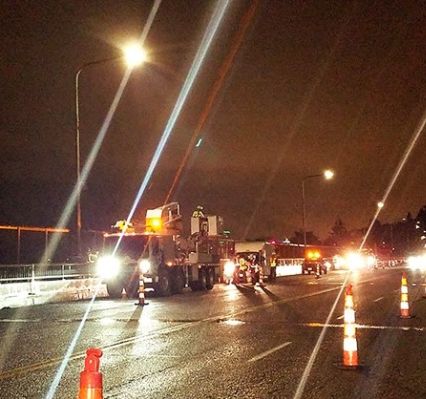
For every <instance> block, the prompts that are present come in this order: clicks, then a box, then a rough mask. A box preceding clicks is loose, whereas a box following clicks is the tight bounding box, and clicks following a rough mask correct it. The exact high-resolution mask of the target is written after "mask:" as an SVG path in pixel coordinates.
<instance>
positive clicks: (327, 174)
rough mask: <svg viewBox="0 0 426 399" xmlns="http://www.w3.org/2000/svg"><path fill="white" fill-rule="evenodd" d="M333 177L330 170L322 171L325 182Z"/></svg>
mask: <svg viewBox="0 0 426 399" xmlns="http://www.w3.org/2000/svg"><path fill="white" fill-rule="evenodd" d="M333 177H334V172H333V171H332V170H331V169H327V170H325V171H324V178H325V179H326V180H331V179H332V178H333Z"/></svg>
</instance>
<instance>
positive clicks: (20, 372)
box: [0, 288, 337, 381]
mask: <svg viewBox="0 0 426 399" xmlns="http://www.w3.org/2000/svg"><path fill="white" fill-rule="evenodd" d="M336 290H337V288H327V289H324V290H320V291H317V292H311V293H309V294H304V295H298V296H295V297H292V298H283V299H280V300H278V301H273V302H268V303H266V304H262V305H256V306H252V307H250V308H245V309H242V310H240V311H238V312H233V313H228V314H222V315H218V316H212V317H208V318H205V319H202V320H198V321H192V322H187V323H181V324H177V325H175V326H169V327H163V328H160V329H157V330H153V331H150V332H148V333H141V334H138V335H135V336H134V337H128V338H124V339H122V340H119V341H116V342H113V343H112V344H110V345H106V346H104V347H102V350H103V351H104V352H106V351H108V350H113V349H118V348H121V347H124V346H129V345H133V344H135V343H136V342H139V341H142V340H144V341H145V342H146V341H147V340H149V339H155V338H158V337H159V336H162V335H167V334H171V333H175V332H180V331H183V330H187V329H189V328H191V327H197V326H199V325H201V324H204V323H208V322H214V321H220V320H226V319H235V318H236V317H237V316H240V315H243V314H247V313H252V312H255V311H257V310H260V309H266V308H270V307H272V306H275V305H279V304H284V303H289V302H294V301H298V300H300V299H305V298H311V297H314V296H318V295H322V294H326V293H328V292H332V291H336ZM85 357H86V352H85V351H81V352H76V353H74V354H73V355H72V356H71V357H70V359H69V360H70V361H73V360H81V359H84V358H85ZM62 359H63V357H57V358H52V359H47V360H42V361H40V362H36V363H32V364H27V365H25V366H22V367H16V368H13V369H9V370H4V371H3V372H0V381H1V380H5V379H8V378H12V377H15V378H16V377H23V376H24V375H25V374H28V373H30V372H33V371H38V370H43V369H46V368H49V367H53V366H55V365H57V364H59V363H61V361H62Z"/></svg>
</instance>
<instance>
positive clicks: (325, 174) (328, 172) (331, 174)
mask: <svg viewBox="0 0 426 399" xmlns="http://www.w3.org/2000/svg"><path fill="white" fill-rule="evenodd" d="M314 177H323V178H324V179H325V180H331V179H332V178H333V177H334V172H333V171H332V170H330V169H326V170H325V171H324V172H323V173H321V174H317V175H309V176H305V177H304V178H303V179H302V210H303V244H304V246H305V249H306V198H305V181H306V180H309V179H312V178H314Z"/></svg>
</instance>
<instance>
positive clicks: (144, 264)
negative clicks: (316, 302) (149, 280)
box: [139, 259, 151, 274]
mask: <svg viewBox="0 0 426 399" xmlns="http://www.w3.org/2000/svg"><path fill="white" fill-rule="evenodd" d="M139 270H140V271H141V272H142V273H143V274H145V273H149V272H150V271H151V262H150V261H149V260H148V259H142V260H141V261H140V262H139Z"/></svg>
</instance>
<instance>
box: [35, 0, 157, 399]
mask: <svg viewBox="0 0 426 399" xmlns="http://www.w3.org/2000/svg"><path fill="white" fill-rule="evenodd" d="M160 4H161V0H155V2H154V4H153V6H152V8H151V11H150V14H149V16H148V19H147V22H146V24H145V26H144V29H143V31H142V34H141V36H140V38H139V41H140V43H141V45H143V44H144V41H145V39H146V37H147V35H148V33H149V31H150V29H151V27H152V24H153V22H154V19H155V16H156V14H157V11H158V8H159V7H160ZM132 69H133V68H131V67H128V68H127V69H126V72H125V74H124V76H123V78H122V80H121V82H120V85H119V87H118V90H117V92H116V94H115V96H114V99H113V101H112V103H111V105H110V107H109V109H108V113H107V115H106V117H105V120H104V122H103V124H102V126H101V129H100V131H99V133H98V136H97V137H96V141H95V143H94V145H93V147H92V149H91V151H90V153H89V156H88V157H87V161H86V163H85V165H84V167H83V170H82V173H81V177H80V179H79V181H78V182H77V184H76V185H75V187H74V189H73V191H72V193H71V195H70V197H69V199H68V201H67V203H66V205H65V208H64V211H63V212H62V215H61V217H60V219H59V222H58V224H57V226H65V225H67V224H68V222H69V219H70V217H71V214H72V211H73V209H74V208H75V205H76V202H77V199H78V197H79V195H80V193H81V189H82V188H83V187H84V185H85V183H86V181H87V178H88V176H89V173H90V171H91V169H92V167H93V164H94V163H95V160H96V157H97V155H98V153H99V150H100V148H101V146H102V143H103V140H104V138H105V136H106V134H107V132H108V128H109V126H110V124H111V121H112V118H113V116H114V114H115V111H116V110H117V107H118V104H119V102H120V100H121V97H122V95H123V92H124V89H125V88H126V86H127V83H128V81H129V78H130V75H131V73H132ZM59 241H60V236H59V235H54V236H53V237H52V239H51V241H50V244H49V246H48V248H47V249H46V251H45V253H44V254H43V260H47V259H49V258H50V257H51V255H52V254H53V253H54V252H55V251H56V249H57V247H58V244H59ZM43 260H42V262H43ZM99 287H100V284H99V285H98V287H97V289H96V291H95V293H94V295H93V298H92V300H91V301H90V302H89V304H88V305H87V309H86V312H85V314H84V317H83V319H82V320H81V322H80V325H79V327H78V328H77V331H76V332H75V334H74V337H73V339H72V340H71V342H70V344H69V346H68V349H67V352H66V354H65V356H64V358H63V360H62V362H61V365H60V366H59V368H58V370H57V372H56V374H55V377H54V380H53V382H52V384H51V385H50V388H49V390H48V392H47V394H46V396H45V398H46V399H51V398H53V397H54V395H55V393H56V390H57V388H58V385H59V382H60V381H61V378H62V375H63V373H64V371H65V368H66V367H67V365H68V362H69V360H70V358H71V355H72V353H73V352H74V349H75V346H76V345H77V342H78V339H79V338H80V335H81V331H82V330H83V327H84V325H85V322H86V319H87V317H88V315H89V313H90V311H91V309H92V306H93V303H94V301H95V299H96V297H97V293H98V290H99Z"/></svg>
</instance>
